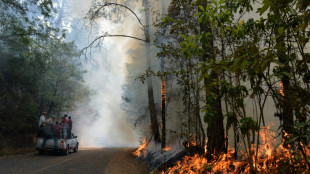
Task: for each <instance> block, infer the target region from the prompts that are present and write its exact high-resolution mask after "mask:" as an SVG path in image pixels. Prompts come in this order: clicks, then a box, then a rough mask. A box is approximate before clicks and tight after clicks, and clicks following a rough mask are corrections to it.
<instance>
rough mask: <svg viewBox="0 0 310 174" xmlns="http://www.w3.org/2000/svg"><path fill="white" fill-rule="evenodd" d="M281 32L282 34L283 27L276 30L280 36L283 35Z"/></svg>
mask: <svg viewBox="0 0 310 174" xmlns="http://www.w3.org/2000/svg"><path fill="white" fill-rule="evenodd" d="M283 32H284V27H280V28H279V29H278V33H279V34H280V35H281V34H283Z"/></svg>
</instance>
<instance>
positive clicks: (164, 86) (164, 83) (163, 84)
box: [160, 79, 166, 109]
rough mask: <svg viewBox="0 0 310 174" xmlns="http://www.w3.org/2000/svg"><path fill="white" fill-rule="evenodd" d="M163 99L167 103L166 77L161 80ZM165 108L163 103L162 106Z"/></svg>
mask: <svg viewBox="0 0 310 174" xmlns="http://www.w3.org/2000/svg"><path fill="white" fill-rule="evenodd" d="M160 83H161V85H160V86H161V101H162V102H164V103H163V104H165V102H166V101H165V100H166V81H165V80H164V79H162V80H161V82H160ZM161 107H162V108H161V109H163V105H162V106H161Z"/></svg>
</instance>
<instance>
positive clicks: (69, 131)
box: [67, 116, 72, 138]
mask: <svg viewBox="0 0 310 174" xmlns="http://www.w3.org/2000/svg"><path fill="white" fill-rule="evenodd" d="M67 122H68V125H69V128H68V137H69V138H71V130H72V120H71V116H69V120H68V121H67Z"/></svg>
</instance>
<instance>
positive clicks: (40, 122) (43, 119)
mask: <svg viewBox="0 0 310 174" xmlns="http://www.w3.org/2000/svg"><path fill="white" fill-rule="evenodd" d="M45 115H46V112H43V113H42V115H41V117H40V120H39V127H42V124H43V123H45Z"/></svg>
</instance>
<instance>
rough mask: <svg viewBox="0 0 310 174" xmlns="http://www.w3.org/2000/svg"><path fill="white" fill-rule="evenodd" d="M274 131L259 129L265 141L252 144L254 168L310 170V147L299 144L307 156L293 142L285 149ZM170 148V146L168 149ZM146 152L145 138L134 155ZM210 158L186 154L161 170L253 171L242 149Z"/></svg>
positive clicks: (168, 172) (170, 173)
mask: <svg viewBox="0 0 310 174" xmlns="http://www.w3.org/2000/svg"><path fill="white" fill-rule="evenodd" d="M275 134H276V133H275V132H274V131H271V130H270V128H269V127H264V128H263V131H261V132H260V137H261V139H262V141H261V142H260V145H259V146H258V148H256V147H252V150H253V152H254V155H253V156H252V157H250V158H252V160H253V167H254V168H255V170H256V172H257V173H279V172H282V173H283V171H284V172H285V171H286V172H289V173H291V172H293V173H296V172H297V173H306V172H308V171H309V167H308V165H307V160H308V159H310V149H309V147H305V146H304V145H303V144H302V143H300V144H299V145H300V146H301V147H302V148H303V150H304V153H305V156H306V158H307V159H305V158H304V156H303V155H302V154H301V152H300V151H297V150H296V149H297V148H295V150H293V149H294V148H291V147H290V145H288V148H284V147H283V145H278V147H277V144H276V140H275ZM166 150H167V151H168V150H171V148H170V147H169V148H167V149H166ZM141 152H143V154H144V156H145V155H146V152H147V141H146V139H145V138H144V139H143V144H142V145H140V146H139V148H138V150H137V151H135V152H133V154H134V155H136V156H140V155H141V154H142V153H141ZM213 157H214V159H212V160H211V161H210V160H209V161H208V160H207V158H206V157H205V155H199V154H195V155H193V156H185V157H184V158H183V159H182V160H181V161H178V162H177V163H176V164H175V165H174V166H173V167H170V168H168V169H166V170H165V171H161V174H177V173H180V174H183V173H184V174H188V173H240V174H245V173H250V163H249V157H248V155H247V154H244V153H242V152H239V155H238V157H237V158H235V157H234V150H230V149H229V150H228V153H227V154H224V153H223V154H221V155H219V156H215V155H214V156H213Z"/></svg>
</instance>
